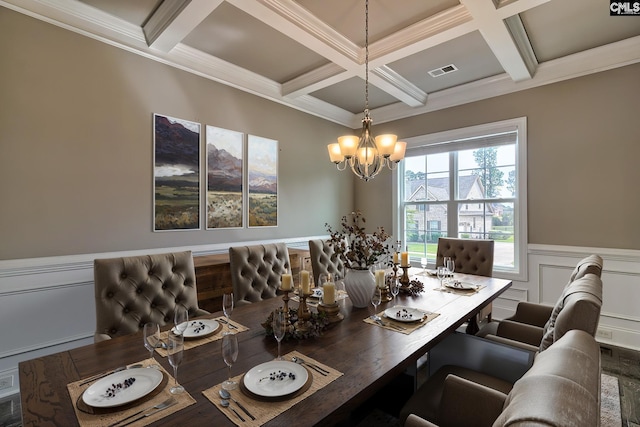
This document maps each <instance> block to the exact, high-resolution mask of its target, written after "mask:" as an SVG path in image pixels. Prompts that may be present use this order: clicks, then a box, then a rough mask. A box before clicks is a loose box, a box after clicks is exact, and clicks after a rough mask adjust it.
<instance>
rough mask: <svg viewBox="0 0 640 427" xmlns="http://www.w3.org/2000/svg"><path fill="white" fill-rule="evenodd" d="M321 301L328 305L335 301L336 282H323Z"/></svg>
mask: <svg viewBox="0 0 640 427" xmlns="http://www.w3.org/2000/svg"><path fill="white" fill-rule="evenodd" d="M322 290H323V293H322V302H323V303H325V304H327V305H329V304H335V302H336V284H335V283H333V282H329V283H325V284H324V285H323V286H322Z"/></svg>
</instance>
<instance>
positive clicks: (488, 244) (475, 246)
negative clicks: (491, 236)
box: [436, 237, 494, 277]
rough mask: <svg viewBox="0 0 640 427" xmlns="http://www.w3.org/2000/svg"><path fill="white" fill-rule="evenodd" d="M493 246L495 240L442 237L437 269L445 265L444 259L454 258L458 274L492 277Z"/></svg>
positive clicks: (439, 240)
mask: <svg viewBox="0 0 640 427" xmlns="http://www.w3.org/2000/svg"><path fill="white" fill-rule="evenodd" d="M493 246H494V243H493V240H482V239H454V238H451V237H440V238H439V239H438V251H437V254H436V267H439V266H441V265H442V264H443V262H444V257H452V258H453V260H454V261H455V263H456V273H464V274H475V275H476V276H486V277H491V275H492V274H493Z"/></svg>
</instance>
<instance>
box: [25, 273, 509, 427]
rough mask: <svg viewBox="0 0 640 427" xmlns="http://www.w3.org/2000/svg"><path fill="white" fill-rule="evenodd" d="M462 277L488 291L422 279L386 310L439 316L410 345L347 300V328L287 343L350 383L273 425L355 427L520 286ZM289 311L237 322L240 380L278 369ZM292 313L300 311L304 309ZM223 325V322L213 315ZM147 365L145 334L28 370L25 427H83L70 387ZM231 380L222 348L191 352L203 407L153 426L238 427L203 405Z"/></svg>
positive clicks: (190, 383)
mask: <svg viewBox="0 0 640 427" xmlns="http://www.w3.org/2000/svg"><path fill="white" fill-rule="evenodd" d="M416 271H420V270H418V269H416ZM456 276H457V277H458V276H459V277H460V278H461V279H462V280H466V281H470V282H473V283H475V284H478V285H480V286H483V287H482V289H480V291H479V292H477V293H476V294H474V295H471V296H463V295H456V294H452V293H446V292H439V291H436V290H434V288H437V287H438V280H437V279H435V278H431V277H425V276H417V277H415V278H417V279H418V280H420V281H422V282H423V283H424V285H425V292H423V293H422V294H420V295H419V296H416V297H409V296H402V295H400V296H398V297H397V300H396V301H392V302H389V303H383V304H382V305H381V306H380V307H378V310H382V309H384V308H388V307H392V306H394V305H396V304H397V305H406V306H411V307H416V308H420V309H424V310H428V311H432V312H436V313H439V314H440V315H439V316H438V317H436V318H435V319H434V320H432V321H431V322H429V323H427V324H426V325H424V326H423V327H421V328H419V329H417V330H415V331H414V332H412V333H411V334H409V335H406V334H404V333H399V332H394V331H391V330H387V329H384V328H381V327H379V326H375V325H370V324H367V323H365V322H363V319H364V318H366V317H367V316H369V315H371V314H372V313H373V306H370V307H368V308H361V309H356V308H352V306H351V303H350V302H348V301H349V300H348V299H347V300H346V301H345V307H343V314H344V315H345V318H344V320H343V321H341V322H339V323H336V324H333V325H331V326H330V327H329V329H327V330H326V331H325V332H324V334H323V335H322V336H321V337H318V338H312V339H307V340H289V341H283V342H282V354H286V353H287V352H290V351H293V350H297V351H299V352H300V353H302V354H304V355H306V356H309V357H311V358H313V359H316V360H317V361H318V362H321V363H323V364H326V365H328V366H330V367H332V368H334V369H337V370H338V371H340V372H342V373H344V375H343V376H341V377H340V378H338V379H337V380H335V381H334V382H332V383H331V384H329V385H327V386H326V387H324V388H322V389H320V390H318V391H317V392H316V393H315V394H313V395H312V396H310V397H309V398H307V399H305V400H303V401H302V402H300V403H298V404H297V405H295V406H293V407H292V408H291V409H289V410H287V411H286V412H284V413H283V414H281V415H280V416H278V417H276V418H275V419H273V420H271V421H270V422H269V423H267V424H266V425H268V426H269V425H270V426H276V425H287V424H289V425H335V424H336V423H338V422H339V421H341V420H344V419H347V418H348V416H349V413H350V411H352V410H354V409H355V408H356V407H357V406H358V405H360V404H362V403H363V402H365V401H366V400H367V399H368V398H370V397H371V396H373V395H374V394H375V393H376V391H378V390H380V389H381V388H383V387H384V386H385V385H387V384H388V383H389V382H390V381H391V380H392V379H393V378H394V377H396V376H397V375H399V374H401V373H402V372H404V371H405V369H406V368H408V367H410V366H412V365H414V364H415V363H416V361H417V359H418V358H420V357H421V356H423V355H424V354H425V353H426V352H427V351H429V349H430V348H432V347H433V346H434V345H436V344H437V343H438V342H439V341H440V340H441V339H443V338H444V337H445V336H446V335H448V334H450V333H451V332H453V331H455V329H456V328H458V327H459V326H460V325H461V324H462V323H464V322H465V321H466V320H467V319H469V318H470V317H472V316H473V315H474V314H476V313H477V312H478V311H479V310H480V309H481V308H483V307H484V306H486V305H487V304H488V303H490V302H491V301H493V300H494V299H495V298H496V297H497V296H498V295H500V294H501V293H502V292H504V291H505V290H506V289H507V288H508V287H509V286H511V281H508V280H503V279H495V278H489V277H479V276H465V275H456ZM281 305H282V299H281V298H273V299H270V300H266V301H262V302H260V303H255V304H250V305H245V306H242V307H237V308H236V309H235V310H234V312H233V314H232V319H233V320H234V321H236V322H238V323H241V324H243V325H245V326H247V327H248V328H249V331H245V332H242V333H240V334H239V335H238V340H239V348H240V350H239V356H238V361H237V362H236V364H235V365H233V367H232V375H234V376H235V375H239V374H241V373H243V372H246V371H247V370H249V369H251V368H252V367H254V366H256V365H258V364H260V363H263V362H267V361H269V360H273V359H274V357H275V356H276V353H277V342H276V341H275V339H274V338H273V337H272V336H266V335H265V332H264V329H263V327H262V326H261V323H262V322H264V321H265V319H266V318H267V316H268V315H269V313H270V312H271V311H272V310H273V309H275V308H276V307H278V306H281ZM291 306H292V307H297V303H292V304H291ZM217 315H220V313H213V314H212V316H217ZM148 357H149V352H148V351H147V350H146V349H145V348H144V346H143V339H142V334H141V333H137V334H132V335H129V336H125V337H120V338H115V339H112V340H107V341H103V342H100V343H97V344H93V345H88V346H84V347H80V348H76V349H72V350H68V351H64V352H60V353H56V354H53V355H50V356H44V357H40V358H37V359H32V360H29V361H25V362H21V363H20V366H19V374H20V393H21V400H22V413H23V423H24V426H38V427H41V426H46V425H51V426H77V425H78V420H77V418H76V416H75V413H74V409H73V402H72V401H71V399H70V397H69V393H68V391H67V388H66V385H67V384H69V383H71V382H74V381H77V380H79V379H81V378H86V377H89V376H91V375H94V374H98V373H101V372H104V371H107V370H109V369H114V368H116V367H118V366H122V365H124V364H130V363H135V362H138V361H140V360H143V359H145V358H148ZM155 358H156V360H157V361H158V362H159V363H160V364H161V365H162V366H163V367H164V368H165V369H166V370H167V371H168V372H173V371H172V368H171V367H170V366H169V363H168V361H167V359H166V358H163V357H160V356H158V355H156V356H155ZM227 376H228V368H227V366H226V365H225V364H224V362H223V360H222V356H221V353H220V341H214V342H211V343H209V344H205V345H201V346H198V347H195V348H192V349H190V350H187V351H185V354H184V360H183V363H182V364H181V366H180V368H179V380H180V383H181V384H182V385H183V386H185V388H186V390H187V391H188V392H189V393H190V394H191V396H193V398H194V399H195V400H196V401H197V403H196V404H194V405H191V406H189V407H187V408H185V409H183V410H181V411H178V412H177V413H174V414H172V415H169V416H167V417H165V418H164V419H162V420H161V421H158V422H157V423H155V424H154V425H158V426H169V425H176V422H177V421H178V420H179V422H180V424H183V425H189V426H190V427H195V426H212V425H216V426H227V425H228V426H232V425H234V424H233V423H232V422H231V421H230V420H229V419H228V418H227V417H226V416H225V415H224V414H223V413H222V412H220V411H219V410H218V409H217V408H216V407H215V406H214V405H213V404H211V402H209V400H207V398H206V397H204V396H203V395H202V392H203V391H204V390H206V389H208V388H210V387H212V386H214V385H216V384H219V383H221V382H222V381H224V380H225V379H227ZM301 420H304V423H303V424H300V422H301Z"/></svg>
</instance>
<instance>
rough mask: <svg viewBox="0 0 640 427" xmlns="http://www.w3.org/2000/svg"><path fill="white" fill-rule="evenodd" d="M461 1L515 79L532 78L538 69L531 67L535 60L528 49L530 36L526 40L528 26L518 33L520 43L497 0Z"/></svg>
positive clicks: (518, 80)
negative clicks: (499, 8) (502, 15)
mask: <svg viewBox="0 0 640 427" xmlns="http://www.w3.org/2000/svg"><path fill="white" fill-rule="evenodd" d="M460 2H461V3H462V4H463V5H464V6H465V7H466V8H467V10H468V11H469V13H470V14H471V16H473V19H474V22H475V23H476V24H477V25H478V29H479V30H480V34H482V36H483V37H484V39H485V41H486V42H487V44H488V45H489V48H490V49H491V50H492V51H493V54H494V55H495V56H496V58H497V59H498V62H500V65H502V68H503V69H504V70H505V72H506V73H507V74H509V75H510V76H511V78H512V79H513V81H515V82H520V81H523V80H528V79H531V78H532V77H533V74H534V72H535V69H533V70H531V69H530V67H531V65H532V63H531V61H530V58H528V55H529V53H528V52H527V51H526V46H527V45H529V42H528V40H527V41H526V43H524V40H523V39H526V33H525V32H524V28H522V33H521V34H519V35H518V36H517V38H518V40H519V41H520V43H516V41H515V40H514V37H513V36H512V34H511V31H510V29H509V26H508V25H507V23H506V22H505V21H504V20H503V18H502V17H501V16H500V14H499V13H498V11H497V9H496V7H495V5H494V3H493V0H460ZM519 44H523V46H522V47H524V52H521V51H520V47H521V46H520V45H519ZM526 57H527V59H525V58H526Z"/></svg>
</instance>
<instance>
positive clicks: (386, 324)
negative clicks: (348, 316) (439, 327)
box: [363, 311, 440, 335]
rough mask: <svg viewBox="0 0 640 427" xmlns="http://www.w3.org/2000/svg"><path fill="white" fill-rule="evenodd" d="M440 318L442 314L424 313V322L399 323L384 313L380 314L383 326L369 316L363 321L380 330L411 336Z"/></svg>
mask: <svg viewBox="0 0 640 427" xmlns="http://www.w3.org/2000/svg"><path fill="white" fill-rule="evenodd" d="M438 316H440V313H431V312H427V311H425V312H424V317H423V318H422V320H420V321H417V322H398V321H397V320H393V319H389V318H388V317H385V316H384V311H381V312H380V313H378V317H380V318H381V319H382V324H380V323H379V322H376V321H375V320H373V319H372V318H371V317H370V316H367V317H365V318H364V319H363V321H364V323H368V324H370V325H375V326H379V327H380V328H384V329H388V330H390V331H394V332H400V333H402V334H405V335H409V334H410V333H411V332H413V331H415V330H417V329H420V328H422V327H423V326H424V325H426V324H427V323H429V322H431V321H432V320H433V319H435V318H436V317H438Z"/></svg>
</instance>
